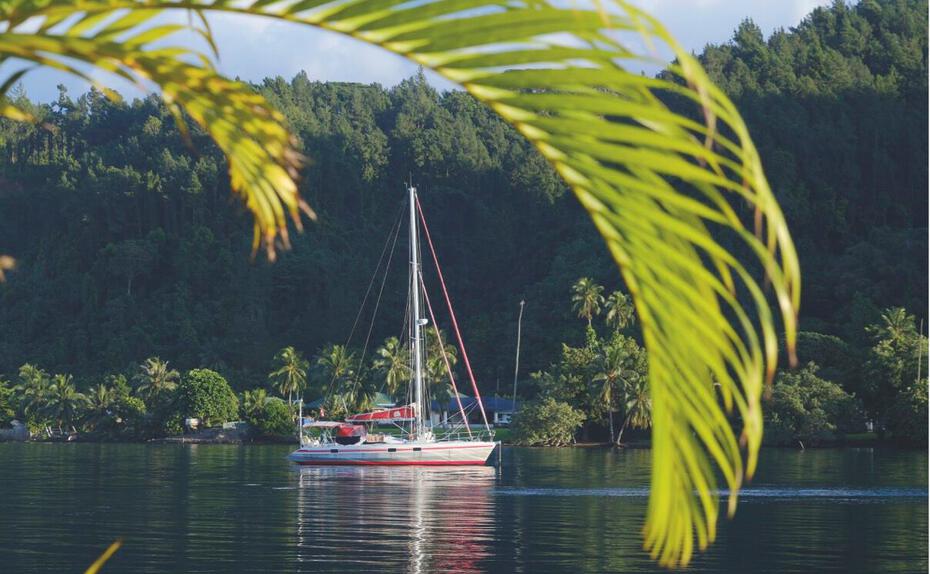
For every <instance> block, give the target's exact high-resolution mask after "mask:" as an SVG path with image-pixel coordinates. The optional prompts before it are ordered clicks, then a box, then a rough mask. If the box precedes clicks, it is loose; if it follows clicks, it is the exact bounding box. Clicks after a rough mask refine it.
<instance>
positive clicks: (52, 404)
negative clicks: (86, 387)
mask: <svg viewBox="0 0 930 574" xmlns="http://www.w3.org/2000/svg"><path fill="white" fill-rule="evenodd" d="M86 405H87V397H85V396H84V395H83V394H81V393H79V392H77V389H75V388H74V384H73V383H72V377H71V375H55V376H54V377H53V378H52V385H51V386H50V387H49V388H48V394H47V396H46V403H45V406H44V409H43V410H44V411H45V413H46V414H47V415H48V416H49V417H51V418H52V420H54V421H55V422H56V423H58V432H59V433H60V432H62V427H66V426H67V427H71V430H75V428H74V425H73V423H74V420H75V419H77V418H78V415H79V413H80V412H81V409H83V408H84V407H85V406H86Z"/></svg>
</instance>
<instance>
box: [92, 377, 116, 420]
mask: <svg viewBox="0 0 930 574" xmlns="http://www.w3.org/2000/svg"><path fill="white" fill-rule="evenodd" d="M115 405H116V391H115V390H114V389H112V388H110V387H108V386H107V385H106V384H104V383H100V384H98V385H97V386H95V387H91V388H90V389H88V391H87V414H86V419H85V420H86V423H87V426H89V427H90V428H91V429H94V430H96V429H98V428H100V426H102V425H103V424H104V423H106V422H107V421H109V420H110V418H111V417H112V416H113V408H114V407H115Z"/></svg>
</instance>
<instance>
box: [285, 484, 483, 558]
mask: <svg viewBox="0 0 930 574" xmlns="http://www.w3.org/2000/svg"><path fill="white" fill-rule="evenodd" d="M295 472H297V473H298V486H299V488H298V495H297V538H298V539H297V553H298V556H297V558H298V562H299V564H300V571H302V572H303V571H306V572H311V571H312V572H325V571H349V570H356V571H361V572H367V571H374V570H376V569H377V570H379V571H388V572H410V573H413V574H418V573H422V572H484V571H486V570H487V564H482V562H483V561H486V559H489V558H490V557H491V556H492V547H491V545H492V542H493V540H494V527H495V520H494V502H493V496H492V491H491V489H492V488H493V487H494V485H495V482H496V478H497V473H496V471H495V469H494V468H492V467H462V468H454V469H453V468H436V467H376V466H372V467H302V468H299V469H296V470H295Z"/></svg>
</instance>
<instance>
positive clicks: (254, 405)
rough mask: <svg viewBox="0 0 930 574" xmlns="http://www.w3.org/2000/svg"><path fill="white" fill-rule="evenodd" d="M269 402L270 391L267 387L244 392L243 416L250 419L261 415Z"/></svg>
mask: <svg viewBox="0 0 930 574" xmlns="http://www.w3.org/2000/svg"><path fill="white" fill-rule="evenodd" d="M276 400H277V399H276ZM267 402H268V392H267V391H265V389H252V390H251V391H245V392H244V393H242V402H241V405H242V416H243V417H245V418H246V419H249V418H254V417H256V416H258V415H260V414H261V413H262V411H264V409H265V403H267Z"/></svg>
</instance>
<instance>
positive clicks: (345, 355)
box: [314, 345, 358, 412]
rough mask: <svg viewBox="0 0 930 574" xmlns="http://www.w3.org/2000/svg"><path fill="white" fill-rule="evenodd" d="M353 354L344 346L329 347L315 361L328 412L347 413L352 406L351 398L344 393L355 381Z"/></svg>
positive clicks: (355, 362) (355, 363)
mask: <svg viewBox="0 0 930 574" xmlns="http://www.w3.org/2000/svg"><path fill="white" fill-rule="evenodd" d="M357 364H358V362H357V361H356V360H355V354H354V353H353V352H352V351H350V350H349V349H347V348H346V347H345V346H344V345H330V346H328V347H326V348H325V349H323V351H322V352H321V353H320V356H318V357H317V359H316V364H315V365H314V367H315V370H316V371H317V373H319V375H318V376H319V379H320V383H321V384H322V385H323V391H324V394H325V395H327V396H328V401H329V402H330V403H331V404H330V411H334V408H335V409H337V410H338V412H342V411H347V410H349V408H350V407H351V406H352V405H351V404H350V403H351V402H352V400H350V399H352V397H348V398H347V397H346V396H345V393H346V391H347V390H349V389H351V388H352V386H353V385H354V383H355V380H356V373H355V365H357Z"/></svg>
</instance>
